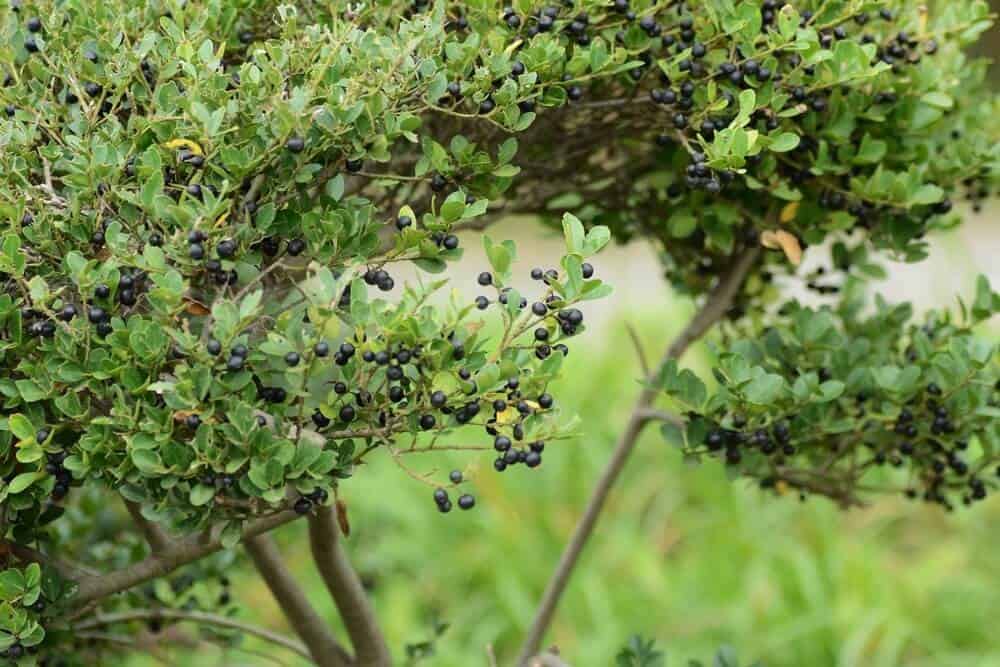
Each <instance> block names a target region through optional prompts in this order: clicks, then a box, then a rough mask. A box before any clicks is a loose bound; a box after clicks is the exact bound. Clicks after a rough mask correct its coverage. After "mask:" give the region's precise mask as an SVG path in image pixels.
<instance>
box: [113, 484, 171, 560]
mask: <svg viewBox="0 0 1000 667" xmlns="http://www.w3.org/2000/svg"><path fill="white" fill-rule="evenodd" d="M122 500H124V501H125V507H126V508H127V509H128V513H129V514H130V515H131V516H132V521H134V522H135V525H136V526H138V527H139V530H141V531H142V535H143V537H145V538H146V542H147V543H148V544H149V548H150V549H151V550H152V552H153V553H154V554H156V553H160V552H161V551H163V550H165V549H167V548H168V547H169V546H170V537H169V536H168V535H167V533H166V531H165V530H163V529H162V528H160V526H158V525H157V524H155V523H153V522H152V521H150V520H149V519H147V518H146V517H144V516H143V515H142V507H141V506H140V505H139V504H138V503H134V502H132V501H131V500H126V499H125V498H122Z"/></svg>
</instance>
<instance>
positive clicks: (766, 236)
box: [760, 229, 802, 266]
mask: <svg viewBox="0 0 1000 667" xmlns="http://www.w3.org/2000/svg"><path fill="white" fill-rule="evenodd" d="M760 244H761V245H762V246H764V247H765V248H770V249H772V250H776V249H778V248H781V250H782V251H783V252H784V253H785V257H787V258H788V261H789V262H791V263H792V264H794V265H795V266H798V265H799V263H800V262H801V261H802V246H801V245H799V240H798V239H797V238H795V236H794V235H792V234H789V233H788V232H786V231H785V230H783V229H779V230H778V231H772V230H768V231H766V232H764V233H763V234H761V235H760Z"/></svg>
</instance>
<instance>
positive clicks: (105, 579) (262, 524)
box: [72, 510, 299, 607]
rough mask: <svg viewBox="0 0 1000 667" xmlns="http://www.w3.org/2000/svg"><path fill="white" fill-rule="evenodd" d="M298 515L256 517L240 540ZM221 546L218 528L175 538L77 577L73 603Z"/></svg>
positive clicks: (100, 595) (164, 571)
mask: <svg viewBox="0 0 1000 667" xmlns="http://www.w3.org/2000/svg"><path fill="white" fill-rule="evenodd" d="M297 518H299V515H298V514H296V513H295V512H294V511H291V510H287V511H284V512H278V513H276V514H271V515H269V516H265V517H261V518H259V519H255V520H253V521H251V522H249V523H247V525H246V526H245V527H244V528H243V539H244V540H247V539H250V538H252V537H255V536H257V535H262V534H264V533H266V532H269V531H271V530H273V529H275V528H277V527H278V526H281V525H284V524H286V523H288V522H289V521H294V520H295V519H297ZM222 548H223V546H222V540H221V531H218V530H216V531H213V534H212V535H210V536H209V537H208V539H205V536H204V535H192V536H190V537H186V538H184V539H182V540H177V541H176V542H173V543H172V544H171V545H170V546H169V547H168V548H167V549H165V550H163V551H162V552H160V553H156V554H153V555H152V556H150V557H149V558H146V559H145V560H141V561H139V562H138V563H136V564H134V565H131V566H129V567H127V568H125V569H124V570H118V571H116V572H111V573H109V574H106V575H103V576H99V577H85V578H82V579H80V580H79V582H78V583H79V585H80V587H79V590H78V591H77V594H76V597H74V598H73V601H72V604H73V605H74V606H76V607H82V606H84V605H86V604H87V603H88V602H92V601H94V600H100V599H101V598H104V597H107V596H109V595H113V594H115V593H119V592H121V591H125V590H128V589H130V588H132V587H133V586H138V585H139V584H142V583H145V582H147V581H150V580H152V579H156V578H158V577H162V576H165V575H167V574H169V573H171V572H173V571H174V570H176V569H177V568H179V567H181V566H182V565H187V564H188V563H193V562H194V561H196V560H200V559H202V558H204V557H205V556H208V555H209V554H212V553H215V552H216V551H220V550H221V549H222Z"/></svg>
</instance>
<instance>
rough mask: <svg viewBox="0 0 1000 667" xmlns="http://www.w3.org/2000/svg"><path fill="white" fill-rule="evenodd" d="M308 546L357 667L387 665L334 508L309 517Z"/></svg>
mask: <svg viewBox="0 0 1000 667" xmlns="http://www.w3.org/2000/svg"><path fill="white" fill-rule="evenodd" d="M309 546H310V547H311V548H312V554H313V560H314V561H315V563H316V567H317V568H318V569H319V572H320V575H322V577H323V581H324V583H325V584H326V587H327V589H328V590H329V591H330V595H331V596H332V597H333V601H334V603H335V604H336V605H337V610H338V611H339V612H340V617H341V618H342V619H343V620H344V626H345V627H346V628H347V634H348V636H349V637H350V638H351V645H352V646H353V647H354V654H355V658H354V660H355V664H357V665H358V666H359V667H388V665H390V664H392V654H391V653H390V652H389V646H388V644H386V641H385V637H384V636H383V634H382V630H381V628H380V626H379V623H378V619H377V618H376V616H375V612H374V610H373V609H372V607H371V603H370V601H369V599H368V596H367V595H366V594H365V590H364V588H363V587H362V585H361V579H360V578H359V577H358V574H357V572H355V570H354V568H353V567H351V563H350V561H349V560H348V558H347V553H346V552H345V551H344V545H343V544H342V543H341V541H340V528H339V526H338V524H337V510H336V508H335V507H326V506H320V507H319V508H317V510H316V513H315V515H313V516H310V517H309Z"/></svg>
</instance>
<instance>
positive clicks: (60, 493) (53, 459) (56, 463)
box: [35, 429, 73, 501]
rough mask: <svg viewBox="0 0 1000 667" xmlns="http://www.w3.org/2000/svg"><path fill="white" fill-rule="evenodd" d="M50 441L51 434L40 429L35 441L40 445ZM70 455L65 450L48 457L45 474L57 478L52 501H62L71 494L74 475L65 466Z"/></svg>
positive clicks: (50, 454) (52, 453) (51, 453)
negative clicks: (70, 489)
mask: <svg viewBox="0 0 1000 667" xmlns="http://www.w3.org/2000/svg"><path fill="white" fill-rule="evenodd" d="M48 439H49V432H48V430H46V429H40V430H39V431H38V432H37V433H36V434H35V440H36V441H38V443H39V444H43V443H45V441H47V440H48ZM68 455H69V454H68V453H67V452H66V451H65V450H61V451H58V452H50V453H49V454H47V455H46V463H45V472H47V473H49V474H50V475H52V476H53V477H55V478H56V483H55V486H53V487H52V500H54V501H60V500H62V499H63V498H65V497H66V494H68V493H69V487H70V485H72V483H73V475H72V474H70V472H69V471H68V470H66V468H65V467H64V466H63V463H64V462H65V461H66V457H67V456H68Z"/></svg>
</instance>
